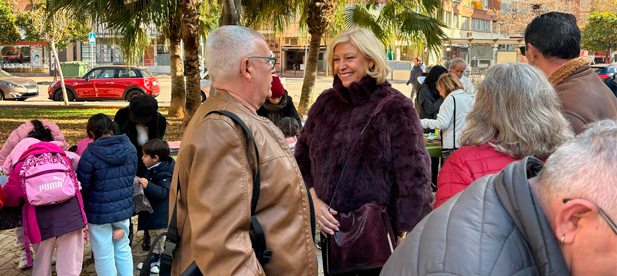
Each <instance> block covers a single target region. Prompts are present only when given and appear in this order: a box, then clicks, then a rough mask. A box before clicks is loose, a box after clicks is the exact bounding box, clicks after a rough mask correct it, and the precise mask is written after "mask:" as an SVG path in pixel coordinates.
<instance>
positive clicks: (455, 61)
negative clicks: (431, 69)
mask: <svg viewBox="0 0 617 276" xmlns="http://www.w3.org/2000/svg"><path fill="white" fill-rule="evenodd" d="M459 64H463V65H465V68H467V63H466V62H465V61H464V60H463V59H462V58H455V59H453V60H452V61H450V69H453V68H454V67H456V66H457V65H459Z"/></svg>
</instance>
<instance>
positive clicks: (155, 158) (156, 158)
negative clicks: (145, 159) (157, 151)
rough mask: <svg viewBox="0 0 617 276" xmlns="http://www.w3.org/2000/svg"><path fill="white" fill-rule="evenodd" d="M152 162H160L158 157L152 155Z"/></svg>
mask: <svg viewBox="0 0 617 276" xmlns="http://www.w3.org/2000/svg"><path fill="white" fill-rule="evenodd" d="M152 160H154V163H158V162H161V158H160V157H159V156H158V155H154V157H152Z"/></svg>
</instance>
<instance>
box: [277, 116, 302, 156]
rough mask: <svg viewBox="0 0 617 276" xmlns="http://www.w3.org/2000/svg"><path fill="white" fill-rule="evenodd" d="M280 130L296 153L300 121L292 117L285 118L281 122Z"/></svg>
mask: <svg viewBox="0 0 617 276" xmlns="http://www.w3.org/2000/svg"><path fill="white" fill-rule="evenodd" d="M279 129H281V131H282V132H283V135H285V141H286V142H287V145H289V148H291V151H292V152H295V151H296V143H297V142H298V131H299V129H300V126H299V125H298V121H297V120H296V119H295V118H292V117H285V118H283V119H281V121H279Z"/></svg>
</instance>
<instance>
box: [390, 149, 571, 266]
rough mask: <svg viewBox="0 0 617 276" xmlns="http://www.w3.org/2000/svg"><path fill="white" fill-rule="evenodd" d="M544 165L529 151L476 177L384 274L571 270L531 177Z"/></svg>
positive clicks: (412, 237) (422, 226) (421, 226)
mask: <svg viewBox="0 0 617 276" xmlns="http://www.w3.org/2000/svg"><path fill="white" fill-rule="evenodd" d="M542 165H543V164H542V162H541V161H540V160H538V159H536V158H534V157H526V158H525V159H523V160H521V161H518V162H515V163H512V164H510V165H508V166H507V167H506V168H505V169H503V171H501V172H500V173H498V174H494V175H490V176H486V177H483V178H480V179H478V180H477V181H475V182H474V183H472V184H471V185H470V186H469V187H468V188H467V189H465V190H464V191H463V192H461V193H459V194H457V195H456V196H454V197H452V198H451V199H450V200H448V201H447V202H446V203H444V204H443V205H442V206H441V207H439V208H437V209H435V211H433V212H432V213H431V214H429V215H428V216H426V217H425V218H424V220H422V221H421V222H420V223H418V225H417V226H416V228H414V230H413V231H412V232H411V233H410V234H409V235H408V236H407V239H405V242H403V244H401V245H399V246H398V247H397V248H396V251H395V252H394V254H393V255H392V256H391V257H390V259H389V260H388V262H387V263H386V265H385V266H384V268H383V270H382V272H381V275H410V276H413V275H568V274H569V272H568V268H567V267H566V264H565V261H564V258H563V255H562V254H561V250H560V248H559V245H558V241H557V239H556V238H555V235H554V234H553V232H552V230H551V227H550V225H549V223H548V221H547V219H546V216H545V215H544V212H543V211H542V208H541V207H540V204H539V203H538V201H537V200H536V199H535V197H534V196H533V193H532V191H531V189H530V187H529V183H528V181H527V180H528V179H529V178H532V177H535V176H536V175H537V174H538V173H539V172H540V169H542Z"/></svg>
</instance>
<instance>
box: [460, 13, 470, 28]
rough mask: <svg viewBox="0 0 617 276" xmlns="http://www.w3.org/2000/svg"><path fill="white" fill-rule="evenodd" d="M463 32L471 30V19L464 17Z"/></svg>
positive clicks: (462, 21)
mask: <svg viewBox="0 0 617 276" xmlns="http://www.w3.org/2000/svg"><path fill="white" fill-rule="evenodd" d="M461 30H469V17H467V16H463V17H462V19H461Z"/></svg>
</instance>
